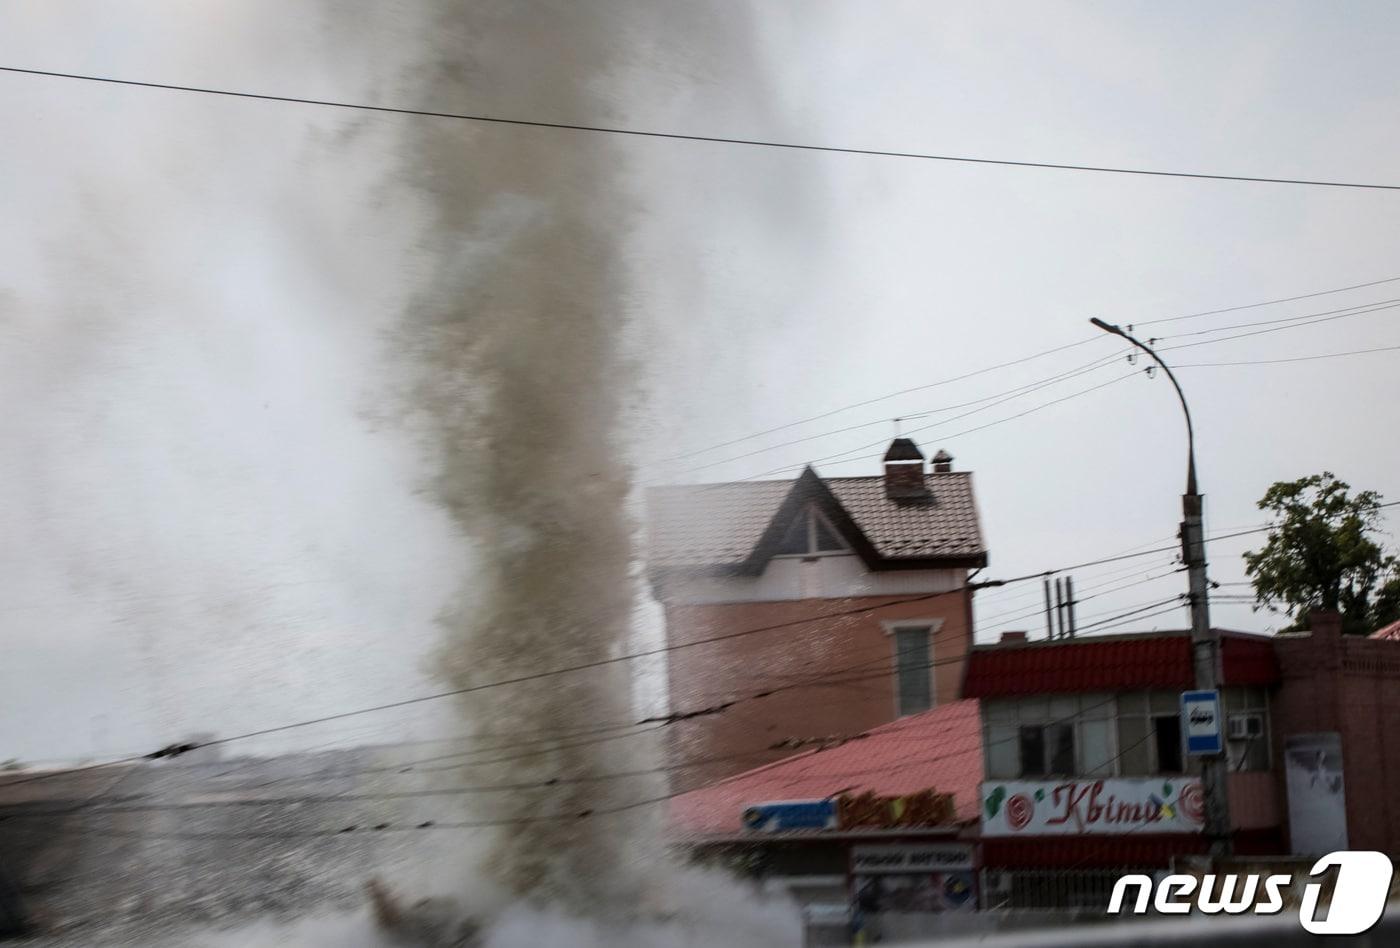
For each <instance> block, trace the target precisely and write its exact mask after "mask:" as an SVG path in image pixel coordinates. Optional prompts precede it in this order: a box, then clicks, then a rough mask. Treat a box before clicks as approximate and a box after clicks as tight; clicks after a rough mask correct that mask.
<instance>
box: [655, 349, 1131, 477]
mask: <svg viewBox="0 0 1400 948" xmlns="http://www.w3.org/2000/svg"><path fill="white" fill-rule="evenodd" d="M1117 359H1118V354H1117V353H1114V354H1112V355H1108V356H1104V357H1102V358H1098V359H1094V360H1093V361H1091V362H1086V363H1084V364H1083V365H1080V366H1077V367H1075V368H1073V369H1068V370H1066V371H1064V372H1061V373H1059V374H1057V375H1051V376H1046V377H1045V378H1041V379H1036V380H1035V381H1033V382H1027V383H1025V384H1024V385H1018V386H1016V387H1014V388H1009V389H1005V390H1004V391H1000V392H994V393H992V394H991V395H984V396H982V397H981V398H974V399H972V400H971V401H966V402H961V403H958V404H955V405H945V406H943V407H941V408H933V409H928V410H925V411H918V412H910V413H905V414H902V415H900V416H899V417H900V420H901V421H907V420H910V419H914V418H926V417H928V416H929V415H937V414H941V413H942V412H945V411H955V410H957V409H959V408H967V407H968V406H970V405H981V406H982V407H980V408H974V409H972V410H971V411H968V412H964V413H963V414H961V415H954V416H952V417H951V418H944V419H941V420H940V421H937V422H934V423H932V424H929V425H924V426H922V427H920V428H912V429H910V431H909V434H914V433H917V432H919V431H926V430H928V429H929V428H932V427H936V426H937V425H945V424H948V423H949V422H953V421H957V420H958V419H959V418H966V417H968V416H969V415H975V414H977V413H978V412H983V411H986V410H987V409H989V408H995V407H996V406H998V405H1001V404H1004V403H1005V402H1008V401H1012V400H1014V399H1017V398H1020V397H1022V396H1023V395H1029V394H1031V393H1033V392H1037V391H1039V390H1040V389H1042V388H1047V387H1048V386H1050V385H1053V384H1055V383H1056V382H1063V381H1066V380H1068V379H1072V378H1078V377H1079V376H1081V375H1085V374H1088V373H1089V372H1092V371H1094V370H1095V369H1100V368H1103V367H1104V366H1105V365H1108V364H1109V363H1110V362H1114V361H1117ZM963 377H964V378H965V377H966V376H963ZM935 384H939V383H935ZM986 402H990V403H991V404H983V403H986ZM844 410H845V409H838V411H844ZM888 422H889V419H887V418H878V419H875V420H873V421H863V422H860V423H858V424H854V425H847V426H846V427H844V428H836V429H833V430H830V431H820V432H817V433H816V434H810V435H805V436H803V437H801V438H793V439H792V440H790V441H781V442H779V443H777V444H770V445H766V446H764V447H762V448H755V449H754V450H752V451H748V452H745V453H744V454H736V455H733V456H731V457H727V458H721V459H720V460H718V461H707V462H705V463H704V464H699V465H696V466H695V467H691V468H687V469H686V470H684V471H681V472H680V475H681V476H684V475H686V474H693V473H695V472H696V471H703V470H705V469H706V468H711V467H717V466H719V465H721V464H731V463H733V462H734V461H742V460H744V459H745V458H751V457H754V456H755V455H759V454H766V453H767V452H769V451H776V450H778V449H780V448H788V447H791V446H793V445H795V444H802V443H804V442H807V441H815V440H817V439H819V438H829V437H831V436H832V435H838V434H845V433H846V432H848V431H858V430H860V429H862V428H871V427H874V426H875V425H883V424H887V423H888ZM799 424H800V422H799ZM873 443H875V444H883V443H884V442H883V441H881V442H873ZM867 447H868V446H867ZM854 450H862V449H861V448H856V449H854ZM696 453H698V452H696Z"/></svg>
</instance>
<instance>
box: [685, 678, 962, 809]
mask: <svg viewBox="0 0 1400 948" xmlns="http://www.w3.org/2000/svg"><path fill="white" fill-rule="evenodd" d="M981 780H982V730H981V724H980V718H979V717H978V713H977V702H976V701H955V702H952V703H951V704H944V705H939V706H938V707H936V708H934V709H933V710H931V711H925V712H924V713H923V714H916V715H911V716H910V717H907V718H901V719H900V720H898V721H894V722H892V723H890V724H886V725H883V726H882V727H878V728H875V729H874V730H871V731H869V732H867V734H866V736H865V737H863V738H859V739H857V740H853V741H849V742H847V743H845V744H842V745H840V746H839V747H833V748H830V749H829V750H818V751H811V752H809V753H806V754H799V755H798V756H796V757H788V758H786V759H784V760H780V761H778V762H777V763H773V764H768V765H766V766H763V767H758V768H755V769H754V770H750V771H747V772H746V773H742V774H738V775H736V776H733V777H730V778H728V779H726V780H721V781H719V782H718V783H714V784H711V785H710V786H708V787H701V788H700V789H698V790H692V791H690V792H689V793H685V794H682V795H680V796H678V797H676V798H675V799H674V800H672V801H671V803H670V822H671V825H672V829H673V830H674V831H676V832H677V833H681V834H688V835H716V834H725V833H737V832H739V831H740V830H741V829H742V826H741V823H740V816H741V814H742V813H743V810H744V808H745V807H746V806H749V805H752V804H754V803H766V802H771V801H776V800H813V799H823V798H825V797H828V796H831V795H833V794H835V793H836V792H838V791H842V790H850V791H853V792H864V791H867V790H869V791H873V792H875V793H878V794H881V795H884V796H897V795H899V794H905V793H913V792H915V791H918V790H928V789H932V790H937V791H939V792H941V793H951V794H953V798H954V802H955V806H956V808H957V814H958V818H959V819H960V820H975V819H977V812H978V811H977V807H978V801H979V799H980V797H979V796H978V784H979V783H980V782H981Z"/></svg>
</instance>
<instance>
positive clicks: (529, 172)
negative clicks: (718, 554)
mask: <svg viewBox="0 0 1400 948" xmlns="http://www.w3.org/2000/svg"><path fill="white" fill-rule="evenodd" d="M502 31H504V32H508V33H512V34H515V35H517V36H519V35H525V36H527V37H529V40H530V45H531V48H532V52H531V56H530V60H531V63H532V68H531V69H530V70H529V71H528V72H522V71H521V70H520V69H519V67H518V65H515V64H512V63H511V62H510V59H511V58H512V56H513V54H512V53H510V52H509V50H507V49H504V48H502V47H501V46H500V45H496V44H493V43H492V38H493V37H494V36H496V35H498V34H499V33H501V32H502ZM617 32H618V29H617V25H616V24H614V23H613V22H612V20H611V18H610V17H608V16H607V15H604V14H602V13H601V12H600V11H599V10H598V9H597V8H596V7H595V6H594V5H590V4H576V3H571V2H551V3H546V4H527V5H517V4H475V5H472V6H471V7H470V9H469V8H468V7H466V6H464V5H456V6H454V7H452V8H450V9H446V8H445V9H444V12H442V13H440V14H439V15H438V16H436V17H435V18H433V19H432V20H431V21H430V22H429V23H428V24H427V25H426V29H425V35H424V42H425V44H427V46H428V48H429V49H431V50H432V54H431V55H430V56H429V57H428V58H427V61H426V63H425V65H424V67H423V68H422V71H421V72H420V73H419V74H418V80H419V83H420V86H421V94H420V100H421V101H425V102H429V103H431V102H451V101H464V100H466V101H470V89H471V84H472V83H471V80H472V78H473V77H474V76H476V75H478V74H484V75H489V76H492V77H493V81H499V79H500V77H502V76H507V77H510V78H511V79H518V80H520V81H521V82H523V83H525V84H526V87H525V88H524V89H523V90H522V91H523V93H524V94H523V95H522V96H521V97H520V101H523V102H525V103H533V107H534V108H535V109H536V112H535V113H534V114H537V115H543V116H544V117H546V118H557V119H558V120H560V121H569V120H573V121H584V120H587V119H591V118H596V117H597V116H598V114H599V107H600V103H599V101H598V90H599V88H600V84H601V83H602V81H603V80H604V79H605V78H606V73H607V70H608V68H609V66H610V64H611V62H612V58H611V57H612V52H611V51H612V49H613V47H614V46H615V44H616V40H617ZM406 134H407V135H408V138H407V141H406V144H405V154H406V172H405V173H406V174H407V175H408V177H409V180H410V181H411V183H412V184H413V185H414V186H415V187H416V188H418V189H421V193H422V194H424V195H426V199H427V202H428V204H429V214H430V218H431V223H430V226H429V227H428V230H427V233H426V235H425V237H424V239H423V245H424V251H425V256H426V259H427V260H429V261H430V262H429V264H428V266H429V267H430V272H429V273H428V274H427V275H426V279H425V280H424V285H425V289H424V290H423V292H422V293H421V295H420V296H419V297H418V298H417V299H416V301H415V302H414V304H413V305H412V306H411V308H410V310H409V312H408V313H407V314H406V316H405V319H404V322H403V325H402V327H401V331H400V333H399V337H398V341H399V343H400V344H401V346H402V347H403V350H404V351H405V352H406V353H407V354H408V355H409V357H410V358H411V359H412V360H413V362H414V364H415V365H416V366H417V368H418V371H417V374H416V377H415V379H416V380H415V382H414V384H413V387H412V391H411V399H412V403H413V406H414V408H415V410H416V411H417V412H418V415H419V417H420V418H421V419H422V420H423V421H424V422H425V424H426V428H427V432H428V434H429V435H430V448H431V450H432V452H433V453H434V456H435V461H436V463H437V465H438V468H437V473H436V476H435V478H434V481H433V485H432V486H433V494H434V496H435V498H436V499H437V501H438V502H439V503H440V504H441V505H442V506H443V507H444V508H446V510H447V511H448V512H449V513H450V514H451V516H452V517H453V519H454V520H455V522H456V523H457V525H458V526H459V528H460V529H461V530H462V532H463V533H464V534H465V535H466V536H467V537H469V538H470V540H471V541H472V545H473V548H474V551H475V553H476V563H475V566H474V569H473V571H472V574H471V576H470V577H469V579H468V580H467V581H466V582H465V583H464V586H463V588H462V591H461V594H460V596H459V597H458V600H457V602H456V604H455V605H453V606H452V607H450V608H449V609H448V610H447V611H446V612H445V613H444V615H443V616H442V617H441V623H442V626H443V628H444V644H443V646H442V648H441V649H440V650H439V652H438V655H437V659H436V661H437V671H438V673H439V674H440V675H441V676H442V678H443V679H445V680H446V681H447V682H448V683H449V684H451V685H452V686H454V687H471V686H473V685H478V684H481V683H483V682H489V681H493V680H498V679H503V678H513V677H518V676H520V675H522V674H530V673H533V672H538V671H543V670H549V669H554V668H559V667H562V666H568V665H575V664H580V663H587V662H593V661H597V660H600V659H605V658H608V657H610V656H613V655H616V654H617V653H618V652H619V651H622V650H623V648H624V646H625V643H626V641H627V638H628V630H629V624H630V621H631V612H632V592H633V580H632V578H631V576H630V570H631V567H632V560H633V549H632V534H633V524H632V522H631V519H630V517H629V515H628V509H627V508H628V495H629V491H630V490H631V476H630V475H631V472H630V470H629V466H628V463H627V454H628V447H627V444H626V440H625V431H624V425H623V417H624V411H625V409H626V407H627V400H628V397H629V395H630V394H631V393H632V391H633V379H634V372H633V368H632V365H631V364H630V361H629V359H628V358H627V355H626V352H625V336H626V333H627V326H628V303H627V292H626V288H625V264H624V261H623V259H622V247H623V237H624V235H625V231H626V228H627V225H628V217H629V212H628V209H627V199H626V198H625V196H624V189H623V188H622V187H620V183H619V180H618V179H619V171H620V167H619V160H620V159H619V158H618V156H617V155H616V154H615V153H614V151H613V148H612V145H611V143H610V142H609V141H607V140H606V139H604V138H603V137H601V136H590V135H582V134H576V133H560V132H555V131H547V130H534V129H520V128H509V127H498V126H490V125H476V124H469V123H457V122H440V123H433V122H422V123H417V124H415V125H413V126H412V127H411V130H410V131H408V132H407V133H406ZM628 695H629V682H628V678H627V670H626V669H625V668H624V667H621V666H610V667H605V668H600V669H593V670H590V671H588V672H583V673H577V674H570V675H562V676H555V677H550V678H546V679H543V680H540V681H536V682H530V683H526V684H522V685H516V686H511V687H505V688H495V689H491V690H489V691H487V692H483V693H481V694H480V695H478V696H472V698H473V700H470V701H469V702H464V705H463V709H462V710H463V714H464V717H465V718H466V720H467V721H468V722H469V724H470V726H472V727H474V728H478V729H483V730H485V729H489V730H492V731H498V732H505V733H521V732H529V733H539V732H544V733H556V732H567V731H570V730H577V729H578V728H579V727H580V726H584V725H590V724H595V723H597V724H615V723H619V722H625V721H627V720H628V719H629V715H631V713H632V712H631V708H630V702H629V700H628ZM571 745H572V746H571ZM580 745H581V746H580ZM629 745H631V746H629ZM638 753H639V748H638V747H637V746H636V742H635V741H609V742H598V743H583V742H578V741H574V742H568V741H561V742H560V743H559V744H558V745H556V748H555V749H554V750H553V751H552V752H550V753H546V754H538V755H534V756H530V757H525V758H521V759H518V760H515V761H510V762H508V763H504V764H501V765H497V766H495V767H494V768H491V769H490V770H483V769H482V768H474V769H473V773H474V774H476V775H477V777H478V779H479V778H480V777H481V776H482V775H483V774H489V776H490V777H491V779H493V780H501V781H510V782H531V781H544V780H550V779H553V778H580V777H589V776H593V775H597V774H600V773H605V772H609V771H612V770H616V769H627V768H628V767H629V765H635V764H636V762H637V761H636V755H637V754H638ZM646 792H647V788H646V787H645V786H640V785H638V784H637V783H636V782H632V783H631V784H630V785H629V786H627V787H624V788H622V789H613V788H611V787H610V784H609V782H582V783H562V784H560V785H558V786H554V787H549V788H547V789H546V790H544V791H528V790H526V791H520V792H518V793H513V794H499V795H491V799H489V800H484V801H476V800H474V801H472V804H473V807H474V809H473V815H474V816H476V817H478V818H485V819H490V820H500V821H503V822H507V823H512V824H514V825H510V826H508V827H504V828H503V830H502V831H501V832H500V833H499V834H498V837H497V840H496V842H495V844H494V845H493V846H492V847H491V848H490V849H489V851H488V852H487V853H486V854H485V855H484V856H483V859H482V865H483V870H484V872H485V873H486V874H487V875H488V877H489V878H491V879H492V880H493V881H495V882H497V883H499V884H501V885H502V886H503V887H504V888H505V889H506V891H507V892H509V893H510V894H511V895H513V896H517V897H526V898H528V899H532V900H536V901H539V902H548V903H551V904H556V905H561V906H564V907H567V908H569V909H571V910H574V911H583V910H594V909H596V908H597V907H598V906H599V905H600V904H604V905H621V904H624V903H631V902H632V901H633V900H634V899H635V898H636V895H637V893H638V890H639V887H640V886H641V880H642V879H643V878H644V877H645V871H644V870H643V869H642V863H643V862H644V861H645V860H647V859H648V858H649V857H650V856H651V854H652V853H651V852H650V851H649V850H650V849H652V848H654V847H652V846H650V844H648V843H647V842H646V841H645V839H646V834H643V833H639V831H638V828H637V826H636V825H635V824H636V822H637V821H638V820H641V819H645V817H644V816H641V815H639V814H637V813H633V812H628V813H621V814H614V815H601V814H597V812H596V811H598V810H601V809H605V808H609V807H611V806H616V805H617V804H619V803H623V802H626V801H627V800H629V799H635V798H637V797H638V795H639V794H640V795H645V794H646ZM588 813H592V814H595V815H593V816H583V815H582V814H588ZM552 817H564V819H560V820H553V819H550V818H552ZM639 840H641V842H639Z"/></svg>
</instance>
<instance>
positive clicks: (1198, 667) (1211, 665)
mask: <svg viewBox="0 0 1400 948" xmlns="http://www.w3.org/2000/svg"><path fill="white" fill-rule="evenodd" d="M1089 322H1091V323H1093V324H1094V325H1095V326H1097V327H1098V328H1099V329H1102V330H1103V331H1104V332H1107V333H1112V334H1113V335H1115V336H1121V337H1123V338H1124V339H1126V340H1127V341H1128V342H1130V343H1132V344H1133V345H1134V346H1137V347H1138V348H1139V349H1141V350H1142V351H1143V352H1145V353H1147V354H1148V355H1149V356H1150V357H1151V358H1152V361H1154V362H1156V363H1157V364H1158V365H1159V366H1161V367H1162V371H1163V372H1165V373H1166V374H1167V378H1168V379H1170V380H1171V383H1172V387H1173V388H1175V389H1176V397H1177V398H1178V399H1180V401H1181V410H1182V412H1183V413H1184V414H1185V415H1186V493H1184V494H1182V495H1181V552H1182V558H1183V559H1184V560H1185V561H1186V573H1187V577H1188V588H1189V590H1190V598H1191V659H1192V666H1193V668H1194V670H1195V675H1196V688H1197V689H1198V690H1200V691H1218V690H1219V688H1220V678H1221V669H1220V637H1219V636H1217V635H1216V634H1215V630H1214V629H1212V628H1211V625H1210V596H1209V581H1208V580H1207V579H1206V544H1205V533H1204V530H1203V528H1202V526H1201V509H1202V498H1201V494H1200V491H1199V490H1198V488H1197V486H1196V432H1195V429H1194V428H1193V427H1192V426H1191V409H1190V408H1189V407H1187V405H1186V396H1185V395H1184V394H1183V393H1182V391H1181V385H1180V383H1178V382H1177V380H1176V376H1175V375H1173V374H1172V370H1171V368H1170V367H1169V366H1168V365H1167V364H1166V363H1165V362H1163V361H1162V358H1161V356H1159V355H1157V353H1156V352H1154V351H1152V348H1151V347H1150V346H1147V345H1146V344H1144V343H1142V342H1139V341H1138V340H1137V339H1134V338H1133V337H1132V336H1131V335H1129V334H1128V333H1127V332H1125V331H1124V330H1123V329H1122V328H1121V327H1119V326H1114V325H1112V324H1111V323H1106V322H1104V321H1103V320H1101V319H1090V320H1089ZM1228 773H1229V769H1228V767H1227V765H1226V759H1225V756H1224V755H1223V754H1214V755H1211V756H1207V757H1203V758H1202V759H1201V788H1202V790H1203V791H1204V794H1205V804H1206V812H1205V824H1206V825H1205V829H1206V835H1207V836H1208V837H1209V839H1210V849H1211V855H1213V856H1217V857H1219V856H1228V855H1229V854H1230V801H1229V795H1228V790H1227V788H1226V779H1227V776H1228Z"/></svg>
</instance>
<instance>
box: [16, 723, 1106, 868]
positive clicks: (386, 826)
mask: <svg viewBox="0 0 1400 948" xmlns="http://www.w3.org/2000/svg"><path fill="white" fill-rule="evenodd" d="M1116 700H1117V699H1116V698H1114V697H1110V698H1107V699H1104V700H1102V701H1099V702H1096V703H1095V704H1093V705H1090V706H1089V707H1088V708H1081V709H1080V710H1078V711H1075V712H1074V713H1072V714H1069V715H1062V716H1061V717H1060V718H1057V719H1055V720H1053V721H1050V722H1047V723H1048V724H1049V725H1055V724H1065V723H1070V722H1073V721H1076V720H1078V719H1079V718H1082V717H1084V716H1085V715H1088V714H1091V713H1092V712H1094V711H1096V710H1099V709H1100V708H1104V707H1107V706H1108V705H1110V704H1112V703H1113V702H1115V701H1116ZM919 726H920V722H917V721H913V720H910V721H907V722H896V723H895V724H893V725H892V726H891V725H884V726H882V729H881V733H880V734H879V735H878V736H879V737H886V736H888V735H890V734H898V733H899V732H901V731H907V730H913V729H916V728H918V727H919ZM873 736H877V735H873V734H871V733H869V732H864V733H862V734H861V735H858V736H857V737H856V738H853V739H865V738H868V737H873ZM1019 740H1020V738H1019V736H1018V735H1012V736H1009V737H1005V738H998V739H996V740H994V741H990V742H988V744H989V746H996V745H999V744H1002V743H1011V742H1014V741H1019ZM833 749H835V748H817V749H814V750H812V751H808V752H805V753H801V754H796V755H794V756H793V757H790V758H787V760H786V761H785V762H788V761H798V760H810V759H812V758H813V757H814V756H816V755H818V754H821V753H825V752H827V751H829V750H833ZM981 751H982V747H981V745H979V746H978V747H977V748H964V749H961V750H957V751H953V752H950V753H943V754H935V755H933V756H930V757H925V758H916V759H914V760H911V761H910V763H911V764H928V763H936V762H938V761H940V760H948V759H952V758H955V757H964V756H967V755H968V754H971V753H978V754H980V753H981ZM876 772H881V769H866V770H856V771H833V772H830V773H827V774H824V775H823V776H825V777H828V778H831V779H839V778H844V777H854V776H860V775H863V774H868V773H876ZM638 775H640V774H638ZM547 785H548V782H544V783H541V784H539V785H537V786H538V787H540V788H544V787H545V786H547ZM463 789H466V788H463ZM501 789H505V788H501ZM451 792H454V791H442V792H440V793H438V795H441V793H451ZM457 792H461V791H457ZM473 792H474V791H473ZM691 792H694V791H693V790H677V791H672V792H670V793H666V794H664V795H662V796H657V797H650V798H647V799H643V800H636V801H633V802H630V803H626V804H621V805H618V806H612V807H601V808H595V809H587V810H583V811H580V812H577V813H571V814H561V815H556V816H543V817H524V818H515V819H505V820H472V821H454V822H442V821H435V820H425V821H421V822H419V823H416V824H414V825H402V826H396V825H393V824H390V823H377V824H374V825H372V826H364V827H362V826H360V825H359V824H352V825H350V826H346V827H341V828H337V829H320V830H285V831H267V832H231V833H194V834H187V833H176V834H171V833H138V832H128V833H122V832H120V831H111V830H97V831H93V830H88V831H87V832H88V833H89V834H90V835H94V836H113V835H119V836H122V837H129V838H156V839H230V840H232V839H279V838H302V837H319V836H343V835H351V834H354V833H363V832H411V831H420V830H428V829H482V828H487V827H497V826H516V825H529V824H537V823H558V822H569V821H573V820H580V819H587V818H591V817H596V816H606V815H612V814H615V813H622V812H626V811H628V810H633V809H637V808H640V807H643V806H650V805H653V804H656V803H664V802H666V801H669V800H673V799H675V798H676V797H680V796H685V795H686V794H688V793H691ZM406 793H409V794H413V795H420V796H426V795H430V793H432V792H430V791H421V792H415V791H406ZM343 796H348V797H355V795H343ZM375 798H376V797H375V795H362V796H360V797H355V799H347V800H346V802H356V801H357V800H361V799H363V800H369V799H375ZM388 798H390V799H398V798H399V795H395V796H393V797H388ZM258 802H264V803H267V804H268V805H280V806H292V805H300V804H302V803H307V802H310V803H316V802H340V800H339V799H338V798H337V797H336V796H334V795H327V796H323V797H301V798H285V799H279V800H269V801H233V800H220V801H209V802H206V803H197V804H155V803H153V804H149V805H138V806H131V807H128V806H110V807H102V808H101V809H100V810H95V811H93V812H94V813H106V812H116V813H121V812H136V811H147V810H168V809H180V810H183V809H195V808H213V807H222V806H245V805H256V804H257V803H258ZM53 812H55V811H47V812H46V811H42V810H30V811H27V812H19V813H10V814H6V815H5V816H4V817H3V819H17V818H26V817H30V818H32V817H37V816H48V815H52V813H53Z"/></svg>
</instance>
